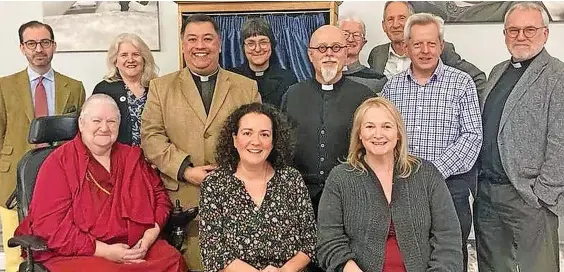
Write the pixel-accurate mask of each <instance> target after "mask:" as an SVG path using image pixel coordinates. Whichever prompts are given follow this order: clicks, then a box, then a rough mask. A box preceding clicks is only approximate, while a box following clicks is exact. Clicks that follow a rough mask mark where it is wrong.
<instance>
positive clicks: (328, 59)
mask: <svg viewBox="0 0 564 272" xmlns="http://www.w3.org/2000/svg"><path fill="white" fill-rule="evenodd" d="M321 61H322V62H325V61H333V62H337V59H336V58H334V57H323V58H322V59H321Z"/></svg>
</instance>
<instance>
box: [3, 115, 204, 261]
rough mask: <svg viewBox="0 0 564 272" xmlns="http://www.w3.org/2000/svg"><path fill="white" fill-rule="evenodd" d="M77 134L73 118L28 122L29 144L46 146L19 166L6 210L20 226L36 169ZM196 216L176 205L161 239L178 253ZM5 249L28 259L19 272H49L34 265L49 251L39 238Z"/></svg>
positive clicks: (18, 240) (25, 238)
mask: <svg viewBox="0 0 564 272" xmlns="http://www.w3.org/2000/svg"><path fill="white" fill-rule="evenodd" d="M77 131H78V118H77V117H76V116H67V115H60V116H45V117H39V118H36V119H34V120H33V121H32V122H31V126H30V130H29V137H28V142H29V143H30V144H36V145H38V144H47V146H42V147H37V148H34V149H32V150H30V151H28V152H27V153H25V154H24V155H23V157H22V158H21V160H20V161H19V163H18V167H17V179H16V190H15V191H14V193H13V194H12V196H11V197H10V199H8V201H7V203H6V206H7V207H8V208H14V207H15V206H16V203H17V209H18V218H19V221H20V222H21V221H22V220H23V219H24V218H25V217H26V216H27V213H28V208H29V204H30V201H31V197H32V195H33V189H34V187H35V180H36V178H37V174H38V172H39V168H40V167H41V165H42V164H43V162H44V161H45V159H46V158H47V156H49V154H51V152H53V150H55V149H56V148H57V146H58V143H61V142H64V141H69V140H72V139H73V138H74V137H75V136H76V133H77ZM197 215H198V207H193V208H190V209H187V210H183V209H182V207H180V204H179V203H178V202H177V203H176V207H175V208H174V209H173V211H172V212H171V215H170V218H169V222H168V223H167V225H166V226H165V228H164V229H163V235H164V236H165V238H166V239H167V241H169V243H170V244H171V245H173V246H174V247H176V248H177V249H178V250H181V247H182V242H183V240H184V239H185V235H186V234H185V233H183V232H182V231H181V230H184V229H185V226H186V225H188V223H190V222H191V221H192V220H193V219H194V218H196V216H197ZM8 246H9V247H18V246H21V248H22V249H23V250H24V251H25V253H26V255H27V256H26V259H25V260H24V261H23V262H22V263H21V264H20V266H19V270H18V271H19V272H48V270H47V269H46V268H45V266H43V265H42V264H40V263H37V262H34V261H33V252H38V251H45V250H48V247H47V244H46V242H45V241H43V240H42V239H41V238H39V237H37V236H33V235H24V236H14V237H13V238H11V239H10V240H8Z"/></svg>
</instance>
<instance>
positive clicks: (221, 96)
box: [200, 68, 231, 131]
mask: <svg viewBox="0 0 564 272" xmlns="http://www.w3.org/2000/svg"><path fill="white" fill-rule="evenodd" d="M217 73H218V74H217V80H216V83H215V90H214V91H213V98H212V103H211V107H210V112H209V115H208V118H207V119H206V125H205V127H204V131H205V130H207V129H208V127H209V126H210V125H211V123H212V122H213V120H214V119H215V117H216V116H217V114H218V113H219V110H220V109H221V106H222V105H223V102H224V101H225V98H226V97H227V93H229V88H230V86H231V82H230V81H229V76H228V74H227V73H226V72H225V70H223V69H221V68H219V71H218V72H217ZM201 100H202V99H200V101H201ZM202 107H203V104H202Z"/></svg>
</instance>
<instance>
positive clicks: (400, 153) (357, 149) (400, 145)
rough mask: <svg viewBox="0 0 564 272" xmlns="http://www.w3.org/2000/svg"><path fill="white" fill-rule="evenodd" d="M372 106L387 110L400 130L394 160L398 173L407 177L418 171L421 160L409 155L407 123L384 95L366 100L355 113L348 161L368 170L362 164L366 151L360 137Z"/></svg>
mask: <svg viewBox="0 0 564 272" xmlns="http://www.w3.org/2000/svg"><path fill="white" fill-rule="evenodd" d="M370 108H382V109H385V110H387V111H388V112H389V113H390V115H391V116H392V119H393V120H394V122H395V124H396V127H397V130H398V142H397V144H396V147H395V148H394V160H395V166H396V169H398V172H399V173H398V175H399V177H401V178H406V177H409V176H410V175H411V173H412V172H414V171H417V168H418V167H419V160H418V159H417V158H416V157H414V156H412V155H409V154H408V152H407V133H406V130H405V125H404V124H403V121H402V119H401V114H400V112H399V111H398V110H397V109H396V107H395V106H394V105H393V104H392V102H390V101H388V100H387V99H386V98H384V97H373V98H370V99H367V100H366V101H364V102H363V103H362V104H361V105H360V106H358V108H357V109H356V111H355V113H354V118H353V126H352V129H351V139H350V144H349V154H348V155H347V163H348V164H350V165H351V166H352V167H353V168H355V169H357V170H361V171H363V172H364V171H366V168H365V167H364V165H363V164H362V156H363V154H365V153H366V151H365V148H364V146H363V145H362V141H361V140H360V138H359V135H360V127H361V126H362V119H363V118H364V115H365V114H366V112H367V111H368V109H370Z"/></svg>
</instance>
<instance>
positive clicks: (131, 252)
mask: <svg viewBox="0 0 564 272" xmlns="http://www.w3.org/2000/svg"><path fill="white" fill-rule="evenodd" d="M160 231H161V229H160V227H159V225H157V224H156V223H155V227H153V228H150V229H147V230H146V231H145V232H144V233H143V237H141V239H139V241H137V243H135V245H134V246H132V247H130V246H129V245H126V244H122V243H116V244H111V245H109V244H106V243H103V242H100V241H96V253H95V255H96V256H100V257H103V258H106V259H108V260H110V261H114V262H117V263H131V264H134V263H142V262H145V256H146V255H147V251H149V248H150V247H151V245H152V244H153V243H154V242H155V241H156V240H157V238H158V236H159V233H160Z"/></svg>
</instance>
